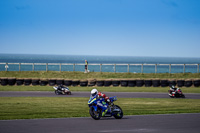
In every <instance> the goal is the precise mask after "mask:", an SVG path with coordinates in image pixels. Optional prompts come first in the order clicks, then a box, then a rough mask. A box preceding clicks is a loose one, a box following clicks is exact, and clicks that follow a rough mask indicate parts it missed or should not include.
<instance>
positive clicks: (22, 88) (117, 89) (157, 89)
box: [0, 86, 200, 93]
mask: <svg viewBox="0 0 200 133" xmlns="http://www.w3.org/2000/svg"><path fill="white" fill-rule="evenodd" d="M93 88H97V89H98V90H99V91H102V92H164V93H167V92H168V90H169V87H72V86H71V87H69V89H70V90H71V91H72V92H73V91H91V90H92V89H93ZM181 89H182V91H183V93H200V87H189V88H187V87H183V88H181ZM0 91H54V89H53V87H52V86H0Z"/></svg>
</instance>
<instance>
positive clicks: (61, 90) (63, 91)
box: [53, 86, 71, 95]
mask: <svg viewBox="0 0 200 133" xmlns="http://www.w3.org/2000/svg"><path fill="white" fill-rule="evenodd" d="M53 88H54V89H55V94H56V95H71V91H70V90H69V88H68V87H64V86H54V87H53Z"/></svg>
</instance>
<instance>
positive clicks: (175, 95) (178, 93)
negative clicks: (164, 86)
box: [168, 88, 185, 98]
mask: <svg viewBox="0 0 200 133" xmlns="http://www.w3.org/2000/svg"><path fill="white" fill-rule="evenodd" d="M168 92H169V97H171V98H185V95H184V94H183V92H182V91H181V89H179V88H178V89H176V90H175V91H171V90H168Z"/></svg>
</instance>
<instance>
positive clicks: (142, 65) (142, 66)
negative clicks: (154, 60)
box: [141, 64, 143, 73]
mask: <svg viewBox="0 0 200 133" xmlns="http://www.w3.org/2000/svg"><path fill="white" fill-rule="evenodd" d="M141 73H143V64H142V65H141Z"/></svg>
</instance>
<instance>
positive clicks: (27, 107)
mask: <svg viewBox="0 0 200 133" xmlns="http://www.w3.org/2000/svg"><path fill="white" fill-rule="evenodd" d="M87 101H88V98H72V97H70V98H64V97H53V98H52V97H45V98H44V97H12V98H10V97H0V119H1V120H9V119H36V118H65V117H89V112H88V110H89V108H88V105H87ZM115 104H117V105H119V106H120V107H121V108H122V109H123V111H124V115H146V114H174V113H200V99H164V98H162V99H159V98H156V99H153V98H119V99H118V101H116V102H115Z"/></svg>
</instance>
